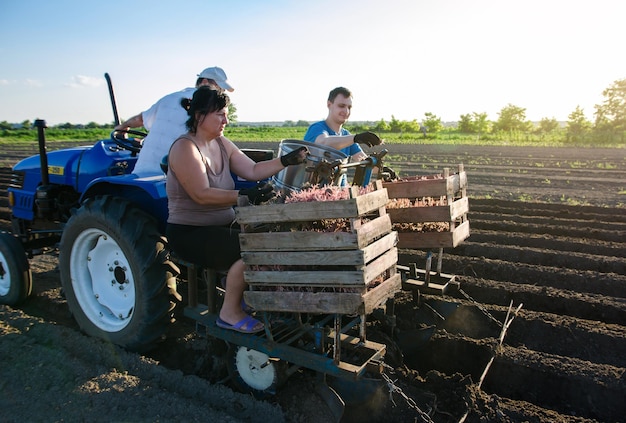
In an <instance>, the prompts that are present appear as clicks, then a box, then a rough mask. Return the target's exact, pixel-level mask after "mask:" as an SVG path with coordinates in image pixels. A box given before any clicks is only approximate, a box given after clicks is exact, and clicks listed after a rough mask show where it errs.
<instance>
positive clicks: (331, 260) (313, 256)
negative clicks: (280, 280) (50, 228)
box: [241, 232, 398, 266]
mask: <svg viewBox="0 0 626 423" xmlns="http://www.w3.org/2000/svg"><path fill="white" fill-rule="evenodd" d="M397 242H398V235H397V232H390V233H388V234H387V235H385V236H384V237H382V238H380V239H379V240H377V241H375V242H373V243H371V244H370V245H368V246H367V247H364V248H362V249H358V250H355V249H352V250H344V251H337V250H332V249H326V250H322V251H319V250H311V249H308V250H306V251H285V250H275V251H242V253H241V257H242V258H243V262H244V263H245V264H246V265H248V266H249V265H286V266H297V265H300V266H301V265H311V266H313V265H315V266H363V265H365V264H367V263H369V262H370V261H372V260H373V259H374V258H376V257H378V256H380V255H381V254H383V253H384V252H385V251H387V250H389V249H391V248H393V247H394V246H395V244H396V243H397ZM276 246H277V245H276Z"/></svg>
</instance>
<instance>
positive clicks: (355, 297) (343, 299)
mask: <svg viewBox="0 0 626 423" xmlns="http://www.w3.org/2000/svg"><path fill="white" fill-rule="evenodd" d="M401 279H402V278H401V277H400V275H399V274H395V275H393V276H392V277H390V278H388V279H387V280H385V281H384V282H382V283H381V284H380V285H378V286H377V287H375V288H373V289H372V290H370V291H369V292H366V293H364V294H363V293H358V292H355V293H349V292H304V291H288V292H284V291H283V292H280V291H245V292H244V299H245V300H246V303H247V304H248V305H250V306H251V307H254V308H255V309H256V310H263V311H276V312H304V313H339V314H357V313H362V312H363V311H366V313H371V312H372V311H373V310H374V309H376V308H378V307H379V306H380V305H382V304H383V303H384V302H385V301H386V300H387V299H389V298H393V296H394V295H395V294H396V293H397V292H399V291H400V289H401V288H402V283H401ZM368 310H369V311H368Z"/></svg>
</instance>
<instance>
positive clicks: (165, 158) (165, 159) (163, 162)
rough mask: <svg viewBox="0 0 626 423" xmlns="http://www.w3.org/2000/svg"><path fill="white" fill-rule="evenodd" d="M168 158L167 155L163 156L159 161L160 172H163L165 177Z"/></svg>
mask: <svg viewBox="0 0 626 423" xmlns="http://www.w3.org/2000/svg"><path fill="white" fill-rule="evenodd" d="M168 158H169V154H166V155H165V156H163V158H162V159H161V163H160V166H161V170H162V171H163V173H164V174H165V175H167V168H168V161H167V160H168Z"/></svg>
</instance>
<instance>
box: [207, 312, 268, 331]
mask: <svg viewBox="0 0 626 423" xmlns="http://www.w3.org/2000/svg"><path fill="white" fill-rule="evenodd" d="M215 324H216V325H217V326H218V327H220V328H222V329H230V330H234V331H235V332H241V333H257V332H261V331H262V330H263V329H265V325H264V324H263V323H261V322H260V321H258V320H257V319H255V318H254V317H252V316H246V317H244V318H243V319H241V320H240V321H238V322H237V323H235V324H234V325H231V324H230V323H226V322H225V321H223V320H222V319H220V318H219V317H218V318H216V319H215Z"/></svg>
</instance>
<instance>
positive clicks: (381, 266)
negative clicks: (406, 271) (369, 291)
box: [363, 247, 398, 285]
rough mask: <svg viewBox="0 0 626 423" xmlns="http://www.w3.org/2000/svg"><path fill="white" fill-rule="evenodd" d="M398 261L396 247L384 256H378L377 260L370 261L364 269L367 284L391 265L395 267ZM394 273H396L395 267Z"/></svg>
mask: <svg viewBox="0 0 626 423" xmlns="http://www.w3.org/2000/svg"><path fill="white" fill-rule="evenodd" d="M397 263H398V249H397V248H395V247H394V248H392V249H391V250H389V251H387V252H386V253H385V254H383V255H382V256H380V257H378V258H377V259H376V260H374V261H372V262H371V263H369V264H368V265H367V266H365V269H364V271H363V275H364V278H365V285H367V284H369V283H370V282H372V281H373V280H374V279H376V278H377V277H379V276H380V274H381V273H383V272H385V271H386V270H387V269H389V268H390V267H394V266H395V265H396V264H397ZM393 273H395V267H394V272H393Z"/></svg>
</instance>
